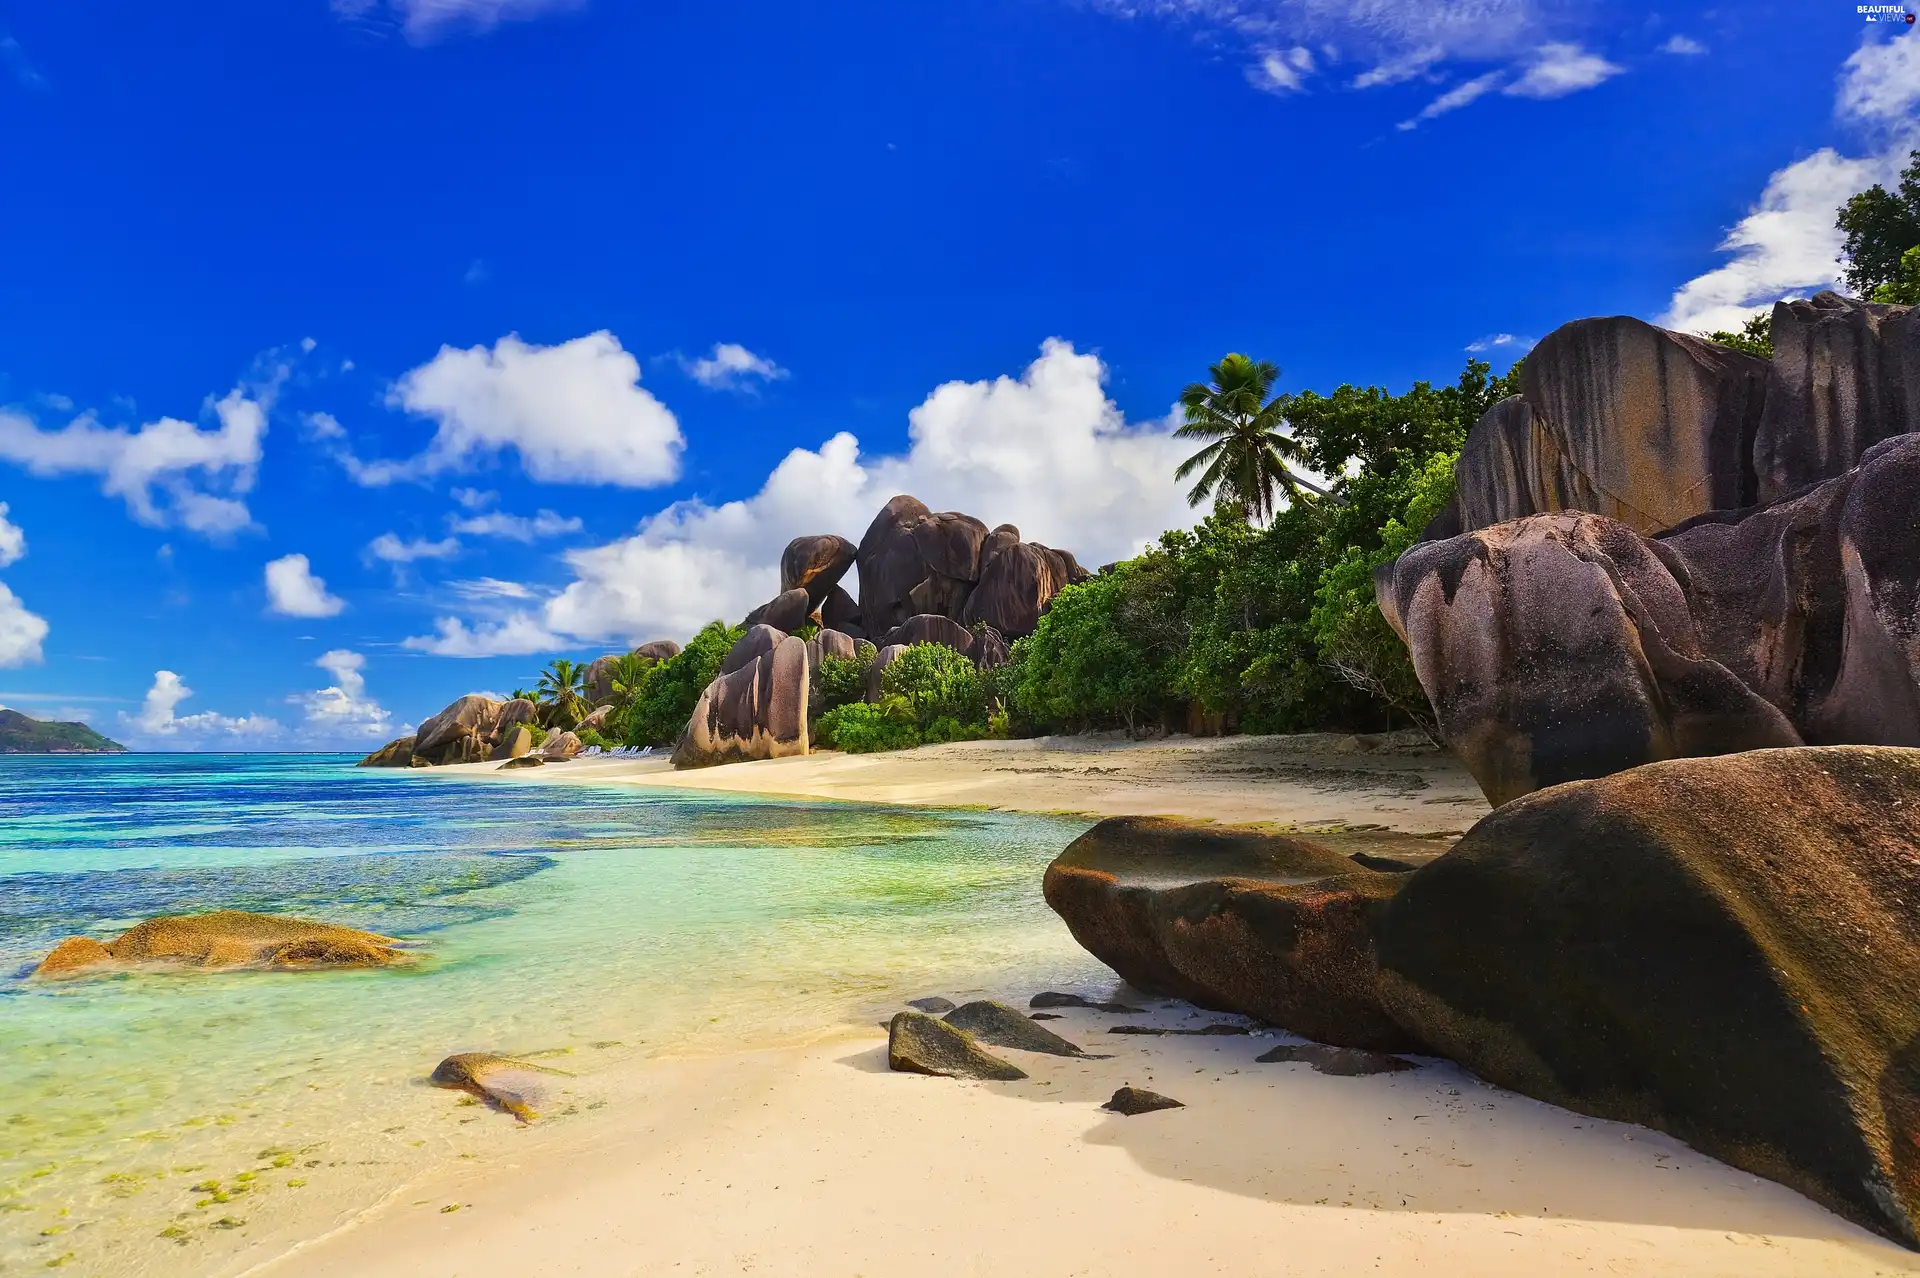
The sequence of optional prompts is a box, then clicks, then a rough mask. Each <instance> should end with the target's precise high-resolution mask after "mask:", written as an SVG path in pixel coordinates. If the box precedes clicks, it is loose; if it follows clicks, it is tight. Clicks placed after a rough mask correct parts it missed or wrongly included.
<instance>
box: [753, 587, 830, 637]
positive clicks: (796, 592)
mask: <svg viewBox="0 0 1920 1278" xmlns="http://www.w3.org/2000/svg"><path fill="white" fill-rule="evenodd" d="M812 612H813V600H812V599H810V598H809V597H808V596H807V592H806V591H805V590H802V589H800V588H798V587H796V588H794V589H792V590H787V591H783V592H781V593H780V594H777V595H775V596H774V597H773V598H772V599H769V600H768V601H767V602H766V603H763V604H761V605H760V606H759V607H758V608H755V609H754V610H753V611H752V612H750V613H748V614H747V620H746V623H745V624H746V625H747V627H748V628H749V629H751V628H752V627H754V626H759V625H767V626H771V627H773V628H774V629H775V630H778V631H781V632H782V633H791V632H793V631H795V630H798V629H799V628H800V627H802V626H804V625H806V624H807V618H808V616H809V615H810V614H811V613H812Z"/></svg>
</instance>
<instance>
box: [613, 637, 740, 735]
mask: <svg viewBox="0 0 1920 1278" xmlns="http://www.w3.org/2000/svg"><path fill="white" fill-rule="evenodd" d="M745 634H746V631H745V630H744V629H742V628H741V627H739V626H728V625H727V624H726V623H725V622H720V621H714V622H709V623H708V624H707V625H706V626H705V628H703V629H702V630H701V631H700V633H699V634H697V635H695V636H694V637H693V638H692V639H690V640H688V641H687V646H686V647H685V648H682V649H681V650H680V652H679V653H678V654H677V655H675V656H672V657H669V658H667V660H665V661H662V662H661V663H660V664H659V665H657V666H655V667H653V668H652V669H651V670H649V671H647V672H646V675H645V678H644V679H643V680H642V682H641V686H640V687H639V688H638V689H637V690H635V692H634V694H633V697H632V699H631V700H630V701H629V702H628V704H627V707H626V711H625V713H624V714H623V715H622V716H621V718H622V730H621V736H622V738H623V739H624V740H625V742H626V743H627V744H628V745H671V744H673V743H674V742H675V741H678V740H679V739H680V733H681V732H682V731H684V730H685V728H686V726H687V720H688V719H690V718H692V717H693V707H694V706H695V704H697V703H698V702H699V700H700V694H701V693H702V692H705V691H706V688H707V685H708V684H710V683H712V682H713V680H714V677H715V676H716V675H718V674H719V673H720V663H721V662H723V661H725V660H726V659H727V653H728V651H729V650H731V649H732V647H733V645H734V644H736V643H738V642H739V641H740V639H741V638H742V637H743V636H744V635H745Z"/></svg>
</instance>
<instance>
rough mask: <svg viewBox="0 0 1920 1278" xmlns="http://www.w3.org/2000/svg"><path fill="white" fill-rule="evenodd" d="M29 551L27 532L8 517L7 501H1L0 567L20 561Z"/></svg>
mask: <svg viewBox="0 0 1920 1278" xmlns="http://www.w3.org/2000/svg"><path fill="white" fill-rule="evenodd" d="M26 553H27V534H26V533H24V532H22V531H21V530H20V525H19V524H16V523H14V522H13V521H12V520H10V519H8V518H7V503H6V502H4V501H0V568H7V567H11V566H12V565H14V564H17V563H19V562H20V560H21V559H22V558H24V557H25V556H26Z"/></svg>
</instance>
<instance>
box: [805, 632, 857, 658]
mask: <svg viewBox="0 0 1920 1278" xmlns="http://www.w3.org/2000/svg"><path fill="white" fill-rule="evenodd" d="M807 642H808V643H809V644H811V645H813V646H814V647H816V648H817V649H818V650H819V654H820V656H821V657H822V658H825V657H838V658H840V659H841V660H842V661H852V660H854V659H855V658H856V657H858V656H859V655H860V653H859V649H858V648H857V647H856V646H855V645H854V641H853V636H852V635H849V634H843V633H842V632H840V631H838V630H822V631H820V632H819V633H818V634H816V635H815V636H814V637H813V638H812V639H810V640H808V641H807Z"/></svg>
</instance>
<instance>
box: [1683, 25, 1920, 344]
mask: <svg viewBox="0 0 1920 1278" xmlns="http://www.w3.org/2000/svg"><path fill="white" fill-rule="evenodd" d="M1916 106H1920V39H1915V38H1914V37H1912V36H1903V37H1895V38H1892V39H1885V38H1876V37H1875V35H1874V34H1873V33H1872V32H1871V31H1869V32H1868V34H1867V37H1866V40H1865V42H1864V43H1863V44H1862V45H1861V46H1860V47H1859V48H1858V49H1857V50H1855V51H1854V53H1853V54H1852V56H1850V57H1849V58H1848V59H1847V60H1846V62H1845V64H1844V65H1843V66H1842V68H1841V72H1840V81H1839V89H1838V92H1837V94H1836V98H1835V105H1834V112H1835V115H1836V116H1837V117H1838V118H1839V119H1840V121H1841V122H1842V123H1843V124H1846V125H1849V126H1851V127H1853V128H1855V129H1857V130H1859V131H1860V132H1861V134H1862V135H1863V136H1864V137H1865V138H1866V139H1867V140H1868V142H1869V143H1870V145H1871V146H1872V148H1873V149H1872V152H1871V153H1870V154H1868V155H1866V156H1864V157H1860V158H1850V157H1848V156H1844V155H1842V154H1841V153H1840V152H1839V151H1838V150H1837V149H1835V148H1833V147H1822V148H1821V149H1820V150H1818V151H1815V152H1814V153H1813V154H1812V155H1809V156H1807V157H1806V158H1805V159H1802V160H1797V161H1795V162H1794V163H1792V164H1789V165H1787V166H1786V167H1785V168H1782V169H1779V170H1776V171H1775V172H1774V173H1773V174H1772V176H1770V177H1769V178H1768V179H1767V185H1766V188H1765V189H1764V190H1763V191H1761V193H1760V198H1759V200H1758V201H1757V202H1756V203H1755V204H1754V205H1753V207H1752V208H1750V209H1749V210H1748V211H1747V215H1746V216H1745V217H1743V218H1741V219H1740V221H1739V222H1737V223H1735V224H1734V226H1733V228H1732V229H1731V230H1730V231H1728V232H1727V234H1726V236H1725V237H1724V238H1723V239H1722V240H1721V241H1720V244H1719V246H1718V247H1719V251H1720V252H1722V253H1730V254H1732V257H1731V259H1730V260H1729V261H1727V262H1725V263H1724V264H1722V265H1721V266H1718V267H1716V268H1714V269H1713V270H1711V271H1708V272H1706V273H1705V274H1703V275H1699V276H1696V277H1695V278H1693V279H1691V280H1688V281H1687V282H1686V283H1685V284H1683V285H1681V286H1680V288H1679V289H1678V290H1677V291H1676V292H1675V293H1674V295H1673V300H1672V302H1671V303H1669V305H1668V307H1667V309H1666V311H1665V313H1664V314H1662V315H1661V316H1660V320H1659V322H1660V323H1661V324H1664V325H1666V326H1667V327H1668V328H1675V329H1682V330H1685V331H1689V332H1702V333H1704V332H1713V331H1715V330H1722V329H1724V330H1733V329H1737V328H1739V327H1740V325H1741V324H1743V323H1744V322H1745V321H1746V320H1747V319H1748V318H1749V317H1751V316H1753V315H1755V314H1757V313H1758V312H1760V311H1762V310H1764V309H1765V308H1767V307H1769V306H1771V305H1772V304H1773V303H1774V302H1776V301H1779V300H1780V299H1782V298H1785V297H1795V296H1804V295H1805V294H1807V293H1810V292H1814V291H1817V290H1819V289H1822V288H1826V287H1830V286H1832V285H1834V284H1837V283H1838V282H1839V280H1840V275H1841V262H1840V254H1841V248H1842V246H1843V244H1844V242H1845V237H1844V236H1842V234H1841V232H1840V230H1839V228H1838V227H1837V226H1835V225H1834V214H1835V211H1836V210H1837V209H1838V208H1839V207H1840V205H1841V204H1842V203H1844V202H1845V201H1846V199H1847V197H1848V196H1850V195H1852V194H1853V193H1854V192H1856V191H1860V190H1864V189H1865V188H1867V187H1869V186H1871V185H1873V184H1874V183H1876V182H1879V183H1883V184H1891V183H1892V182H1894V181H1895V180H1896V179H1897V177H1898V175H1899V171H1900V167H1901V164H1902V162H1903V161H1904V160H1905V158H1906V155H1907V152H1908V150H1909V149H1910V148H1911V147H1913V146H1916V145H1920V121H1916V119H1915V108H1916Z"/></svg>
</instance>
